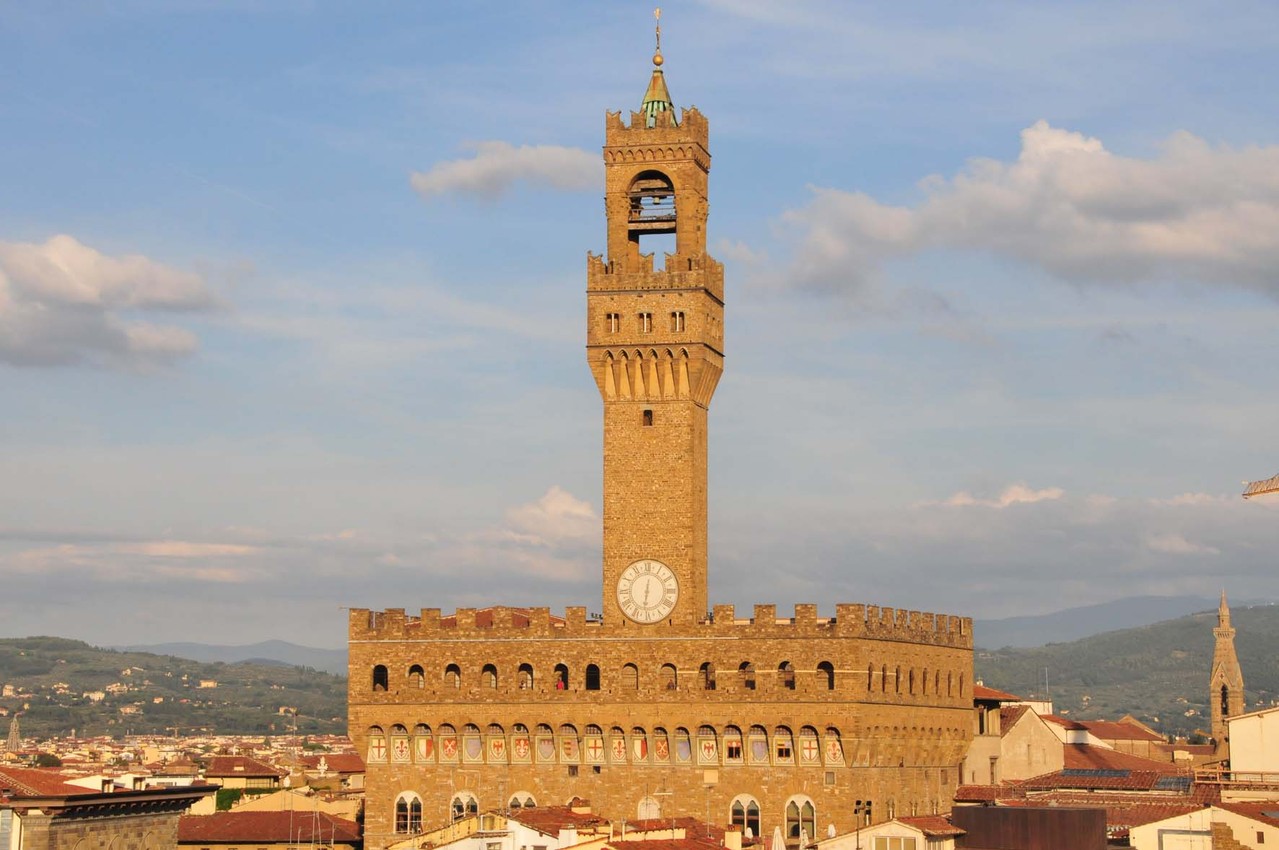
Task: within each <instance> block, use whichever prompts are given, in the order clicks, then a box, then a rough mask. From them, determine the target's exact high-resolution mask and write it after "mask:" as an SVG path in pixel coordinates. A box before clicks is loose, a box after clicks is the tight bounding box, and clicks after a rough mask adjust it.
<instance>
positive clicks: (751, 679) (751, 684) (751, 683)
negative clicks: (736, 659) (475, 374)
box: [737, 661, 755, 691]
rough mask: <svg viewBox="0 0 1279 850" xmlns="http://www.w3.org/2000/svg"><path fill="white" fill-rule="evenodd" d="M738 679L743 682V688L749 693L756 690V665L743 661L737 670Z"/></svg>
mask: <svg viewBox="0 0 1279 850" xmlns="http://www.w3.org/2000/svg"><path fill="white" fill-rule="evenodd" d="M737 677H738V679H740V680H741V686H742V688H743V689H745V690H748V691H753V690H755V665H754V664H752V663H750V662H749V661H743V662H742V663H741V665H740V666H739V667H738V668H737Z"/></svg>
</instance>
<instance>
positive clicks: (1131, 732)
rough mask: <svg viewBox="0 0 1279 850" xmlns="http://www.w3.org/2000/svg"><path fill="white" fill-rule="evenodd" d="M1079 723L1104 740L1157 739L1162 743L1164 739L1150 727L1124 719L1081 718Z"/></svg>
mask: <svg viewBox="0 0 1279 850" xmlns="http://www.w3.org/2000/svg"><path fill="white" fill-rule="evenodd" d="M1079 725H1080V726H1083V727H1084V728H1085V729H1087V730H1088V731H1089V732H1091V733H1093V734H1094V735H1096V736H1097V737H1098V738H1101V739H1102V740H1104V741H1157V742H1160V743H1162V742H1163V740H1164V738H1163V736H1162V735H1158V734H1156V733H1154V732H1151V731H1150V730H1149V729H1143V728H1142V727H1140V726H1135V725H1133V724H1132V723H1124V722H1122V721H1119V722H1117V721H1114V720H1080V721H1079Z"/></svg>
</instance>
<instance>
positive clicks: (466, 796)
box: [394, 791, 869, 842]
mask: <svg viewBox="0 0 1279 850" xmlns="http://www.w3.org/2000/svg"><path fill="white" fill-rule="evenodd" d="M858 803H859V808H860V804H861V801H860V800H859V801H858ZM506 807H507V808H508V809H509V810H511V811H518V810H520V809H531V808H536V807H537V800H536V799H535V798H534V797H533V795H532V794H530V793H528V792H527V791H517V792H515V793H514V794H512V795H511V797H510V799H509V800H508V801H507V803H506ZM478 812H479V799H478V798H477V797H476V796H475V794H474V793H472V792H471V791H458V792H457V793H456V794H454V795H453V798H452V799H451V800H450V801H449V818H450V820H451V821H452V822H454V823H456V822H457V821H459V820H462V819H464V818H467V817H472V816H474V815H476V814H478ZM867 813H868V814H869V801H868V802H867ZM661 814H662V812H661V804H660V803H659V802H658V801H657V800H656V798H654V797H651V796H648V797H645V798H643V799H642V800H640V802H639V805H638V806H637V807H636V817H638V818H640V819H648V818H659V817H661ZM858 814H859V815H860V811H859V813H858ZM782 819H783V823H784V833H783V834H784V835H785V836H786V839H787V841H788V842H793V841H801V840H804V839H807V840H813V839H814V838H816V836H817V807H816V806H815V805H814V804H813V801H812V799H811V798H809V797H807V796H804V795H796V796H794V797H791V798H790V799H789V800H787V801H786V806H785V808H784V810H783V813H782ZM728 821H729V823H731V824H734V825H736V826H738V827H740V828H741V829H742V832H743V834H744V835H745V836H746V837H747V838H751V837H756V836H759V835H760V828H761V820H760V807H759V801H758V800H757V799H755V798H754V797H752V796H751V795H749V794H739V795H737V796H736V797H734V798H733V801H732V803H730V804H729V809H728ZM394 828H395V832H396V833H401V834H404V833H408V834H414V833H419V832H421V831H422V798H421V797H419V796H418V795H417V794H416V793H414V792H412V791H405V792H403V793H402V794H400V795H399V796H398V797H396V799H395V826H394Z"/></svg>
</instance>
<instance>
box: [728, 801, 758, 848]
mask: <svg viewBox="0 0 1279 850" xmlns="http://www.w3.org/2000/svg"><path fill="white" fill-rule="evenodd" d="M728 822H729V823H731V824H734V825H735V826H739V827H741V829H742V837H743V838H756V837H758V836H759V801H758V800H756V799H755V798H754V797H751V796H749V795H746V794H742V795H740V796H737V797H734V798H733V803H732V805H731V806H729V809H728Z"/></svg>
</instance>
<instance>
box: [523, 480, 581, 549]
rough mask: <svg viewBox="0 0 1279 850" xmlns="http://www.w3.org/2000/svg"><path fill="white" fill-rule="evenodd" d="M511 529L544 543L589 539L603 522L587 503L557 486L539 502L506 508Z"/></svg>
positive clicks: (552, 487) (549, 490)
mask: <svg viewBox="0 0 1279 850" xmlns="http://www.w3.org/2000/svg"><path fill="white" fill-rule="evenodd" d="M506 519H507V522H508V524H509V525H510V527H511V528H512V529H514V530H515V531H516V532H517V533H518V534H520V535H521V536H523V537H525V538H526V539H529V540H533V541H539V542H543V543H547V544H550V543H555V542H559V541H577V540H589V539H591V538H592V537H595V536H597V535H598V534H599V527H600V521H599V518H598V517H597V516H596V515H595V511H594V509H592V508H591V506H590V504H589V503H588V502H584V501H582V500H581V499H579V498H577V497H576V496H574V495H573V494H572V493H569V492H568V491H566V490H564V489H563V488H561V487H559V486H558V485H552V486H551V487H550V489H548V490H547V491H546V493H545V494H544V495H543V496H542V498H540V499H538V500H537V501H536V502H530V503H529V504H525V505H520V506H518V507H515V508H512V509H511V510H509V511H507V514H506Z"/></svg>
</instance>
